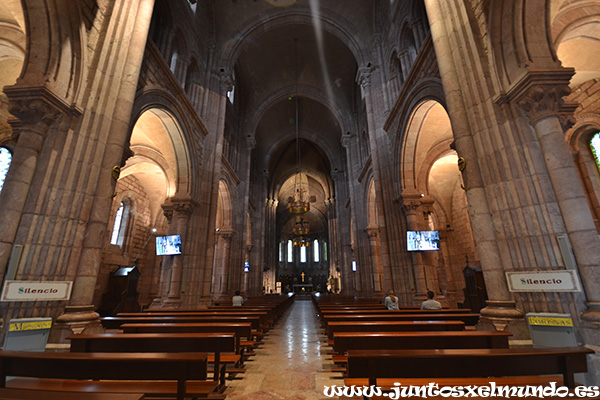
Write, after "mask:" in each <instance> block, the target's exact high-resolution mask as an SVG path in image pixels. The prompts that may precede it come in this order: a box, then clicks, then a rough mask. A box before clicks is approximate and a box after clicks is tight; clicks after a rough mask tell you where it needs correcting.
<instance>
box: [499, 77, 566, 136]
mask: <svg viewBox="0 0 600 400" xmlns="http://www.w3.org/2000/svg"><path fill="white" fill-rule="evenodd" d="M574 73H575V70H574V69H573V68H562V69H559V70H549V71H548V70H529V71H528V72H527V74H526V75H525V76H523V77H522V78H521V79H520V80H519V81H518V82H516V83H515V84H514V85H513V87H512V88H511V89H510V90H509V91H508V92H507V93H506V94H501V95H500V96H498V97H497V98H496V99H495V101H496V103H497V104H504V103H514V104H516V105H517V106H519V108H521V110H523V112H524V113H525V115H526V116H527V117H528V118H529V122H530V123H531V125H535V124H536V123H537V122H538V121H540V120H542V119H544V118H546V117H549V116H555V117H557V118H561V119H562V121H563V122H565V123H566V124H567V125H568V124H569V123H570V121H572V113H573V111H574V107H573V104H571V103H565V101H564V100H563V97H564V96H567V95H568V94H570V93H571V89H570V88H569V81H570V80H571V77H572V76H573V74H574Z"/></svg>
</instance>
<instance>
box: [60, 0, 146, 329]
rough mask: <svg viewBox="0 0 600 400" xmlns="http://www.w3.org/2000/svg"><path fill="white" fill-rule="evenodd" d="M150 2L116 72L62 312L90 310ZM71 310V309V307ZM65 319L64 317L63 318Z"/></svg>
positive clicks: (142, 0)
mask: <svg viewBox="0 0 600 400" xmlns="http://www.w3.org/2000/svg"><path fill="white" fill-rule="evenodd" d="M153 8H154V0H139V6H138V8H137V12H138V13H137V15H136V17H135V28H134V29H133V32H132V36H131V38H129V40H128V41H127V42H126V43H127V44H128V46H129V48H128V50H127V51H126V52H122V53H124V57H126V62H125V65H124V66H123V70H122V71H120V73H121V77H120V81H118V84H120V87H121V89H120V91H119V97H118V98H116V99H115V100H114V101H115V103H116V105H115V111H114V113H113V115H112V116H111V118H110V120H111V123H112V125H111V134H110V135H109V137H108V142H107V143H106V148H105V150H104V155H103V160H102V164H101V170H102V172H101V173H100V175H99V177H98V184H97V189H96V193H95V197H94V198H93V200H90V201H93V204H92V207H91V208H92V213H91V216H90V220H89V222H88V225H87V229H86V233H85V238H84V240H83V245H82V248H81V253H80V257H79V266H78V269H77V276H76V277H75V280H74V282H73V291H72V294H71V302H70V306H68V307H67V308H66V312H67V314H68V313H71V312H78V311H77V310H78V309H79V308H80V307H83V308H85V309H87V308H90V307H92V308H93V306H90V305H91V303H92V300H93V295H94V288H95V286H96V280H97V278H98V268H99V267H100V259H101V255H102V249H103V242H102V241H101V240H98V238H102V237H104V235H105V232H106V226H107V221H108V217H109V215H110V209H111V205H112V197H113V194H114V187H115V184H116V179H118V174H117V175H116V176H115V175H114V174H113V171H114V169H113V167H115V166H120V165H122V163H123V152H124V149H125V148H126V146H127V145H126V142H127V139H128V135H127V133H128V132H129V122H130V119H131V110H132V108H133V99H134V97H135V91H136V88H137V84H138V79H139V73H140V69H141V68H140V67H141V65H142V60H143V58H144V50H145V48H146V39H147V35H148V29H149V27H150V20H151V18H152V10H153ZM73 307H75V308H73ZM63 317H64V318H66V319H68V318H69V317H68V316H67V315H64V316H63Z"/></svg>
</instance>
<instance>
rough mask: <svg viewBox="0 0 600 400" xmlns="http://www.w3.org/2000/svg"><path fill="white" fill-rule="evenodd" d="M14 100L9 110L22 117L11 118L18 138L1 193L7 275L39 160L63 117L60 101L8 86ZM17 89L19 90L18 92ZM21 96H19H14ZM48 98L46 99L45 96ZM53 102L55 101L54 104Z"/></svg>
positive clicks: (0, 238)
mask: <svg viewBox="0 0 600 400" xmlns="http://www.w3.org/2000/svg"><path fill="white" fill-rule="evenodd" d="M5 92H6V94H7V95H8V96H9V98H10V99H11V100H10V101H11V103H10V113H11V114H13V115H15V116H16V117H18V118H19V120H13V121H10V123H11V125H12V127H13V131H14V132H15V133H14V135H13V136H14V137H15V139H16V140H17V145H16V147H15V149H14V152H13V156H12V162H11V165H10V168H9V169H8V173H7V174H6V179H5V181H4V186H3V189H2V192H0V210H2V219H1V220H0V271H1V272H2V276H4V272H5V268H6V267H7V265H8V261H9V258H10V253H11V251H12V247H13V244H14V240H15V237H16V235H17V230H18V228H19V225H20V223H21V216H22V215H23V210H24V209H25V203H26V201H27V195H28V193H29V189H30V187H31V184H32V182H33V176H34V174H35V170H36V167H37V162H38V159H39V156H40V152H41V151H42V147H43V146H44V142H45V139H46V136H47V135H48V131H49V129H50V126H51V125H52V124H53V123H55V122H56V121H57V120H58V119H60V110H59V108H57V107H56V105H58V104H59V102H60V100H58V99H55V98H54V97H51V96H50V94H47V95H46V96H44V95H43V94H38V96H37V98H35V97H34V96H35V93H31V94H30V96H31V98H29V99H27V98H24V97H25V93H23V92H24V90H23V89H18V91H17V90H15V89H12V90H11V88H6V89H5ZM15 92H18V93H15ZM15 96H18V97H17V99H15V98H14V97H15ZM44 97H46V98H44ZM53 103H54V104H53Z"/></svg>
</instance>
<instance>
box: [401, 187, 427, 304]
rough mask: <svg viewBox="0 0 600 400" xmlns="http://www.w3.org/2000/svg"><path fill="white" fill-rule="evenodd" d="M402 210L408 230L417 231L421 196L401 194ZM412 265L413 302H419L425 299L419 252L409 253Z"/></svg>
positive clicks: (423, 276)
mask: <svg viewBox="0 0 600 400" xmlns="http://www.w3.org/2000/svg"><path fill="white" fill-rule="evenodd" d="M401 206H402V210H403V211H404V215H406V227H407V229H408V230H411V231H412V230H414V231H416V230H419V213H420V212H421V195H420V194H417V193H412V194H410V193H402V200H401ZM410 255H411V258H412V263H413V273H414V279H415V300H416V301H417V302H421V301H423V300H425V299H426V298H427V281H426V279H425V265H424V263H423V258H422V255H421V253H420V252H418V251H413V252H411V253H410Z"/></svg>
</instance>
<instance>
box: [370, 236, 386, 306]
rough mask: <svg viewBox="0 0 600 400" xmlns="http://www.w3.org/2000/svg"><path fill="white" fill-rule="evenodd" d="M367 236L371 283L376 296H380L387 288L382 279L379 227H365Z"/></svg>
mask: <svg viewBox="0 0 600 400" xmlns="http://www.w3.org/2000/svg"><path fill="white" fill-rule="evenodd" d="M365 231H366V233H367V235H368V236H369V246H370V249H371V252H370V253H371V263H372V265H373V284H374V294H375V296H376V297H382V296H383V294H384V293H385V291H386V290H387V288H385V287H384V286H385V281H384V279H383V260H382V259H381V243H380V242H379V228H378V227H376V226H371V227H367V229H365Z"/></svg>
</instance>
